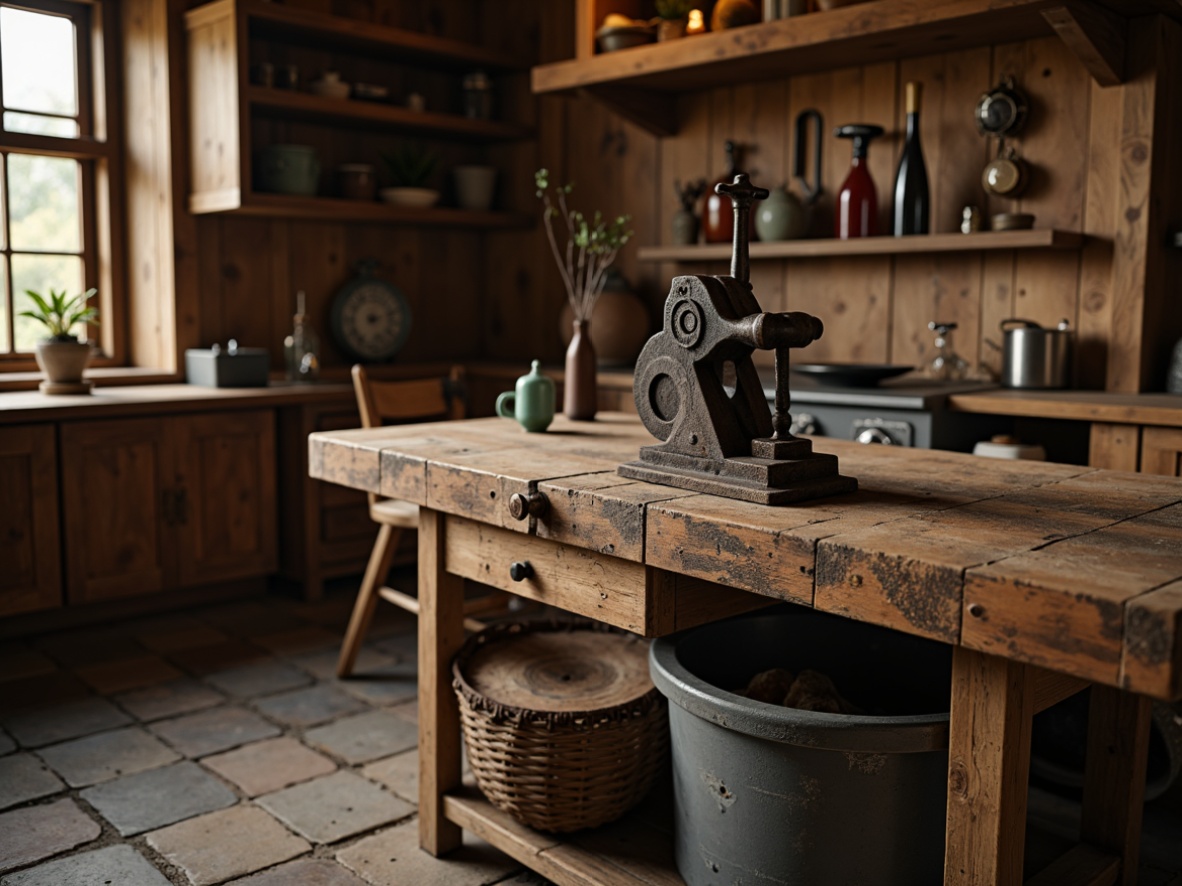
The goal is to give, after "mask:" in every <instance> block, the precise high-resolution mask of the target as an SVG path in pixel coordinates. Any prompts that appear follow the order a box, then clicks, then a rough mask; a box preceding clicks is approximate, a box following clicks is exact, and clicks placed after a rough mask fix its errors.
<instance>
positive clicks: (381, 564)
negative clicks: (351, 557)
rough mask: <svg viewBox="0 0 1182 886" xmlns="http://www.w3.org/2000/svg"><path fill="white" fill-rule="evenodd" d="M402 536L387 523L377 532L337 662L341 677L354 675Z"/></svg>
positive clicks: (399, 531)
mask: <svg viewBox="0 0 1182 886" xmlns="http://www.w3.org/2000/svg"><path fill="white" fill-rule="evenodd" d="M401 535H402V530H401V529H395V528H394V527H393V526H390V525H389V524H386V523H383V524H382V526H381V528H380V529H379V530H378V539H377V541H376V542H374V546H373V553H371V554H370V555H369V563H368V564H367V565H366V567H365V577H364V578H363V579H362V580H361V590H360V591H358V592H357V602H356V603H354V604H353V615H352V616H350V618H349V629H348V630H347V631H346V632H345V642H344V643H343V644H342V645H341V657H340V658H339V659H338V660H337V676H338V677H348V676H349V675H350V674H352V673H353V664H354V662H356V661H357V653H358V652H359V651H360V650H361V643H362V641H363V640H365V634H366V631H368V630H369V623H370V621H371V620H372V619H373V611H374V607H376V606H377V604H378V594H377V590H378V588H379V587H381V586H382V584H383V583H384V582H385V580H386V575H387V574H388V573H389V572H390V564H391V562H393V560H394V552H395V551H396V550H398V539H399V538H400V537H401Z"/></svg>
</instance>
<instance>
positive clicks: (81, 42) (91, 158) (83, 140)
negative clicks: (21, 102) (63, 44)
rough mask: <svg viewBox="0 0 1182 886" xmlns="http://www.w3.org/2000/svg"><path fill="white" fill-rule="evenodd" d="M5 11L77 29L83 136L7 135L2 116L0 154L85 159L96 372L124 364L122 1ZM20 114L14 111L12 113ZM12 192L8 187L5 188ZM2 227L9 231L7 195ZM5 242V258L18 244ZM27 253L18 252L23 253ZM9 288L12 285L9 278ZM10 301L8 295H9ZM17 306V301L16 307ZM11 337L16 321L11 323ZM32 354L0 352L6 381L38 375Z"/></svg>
mask: <svg viewBox="0 0 1182 886" xmlns="http://www.w3.org/2000/svg"><path fill="white" fill-rule="evenodd" d="M0 6H6V7H11V8H15V9H23V10H28V11H30V12H40V13H48V14H52V15H61V16H65V17H67V18H69V19H70V20H71V21H73V22H74V24H75V26H76V28H77V35H78V37H77V44H76V53H77V55H76V59H75V70H76V76H77V95H78V126H79V134H78V137H77V138H66V137H59V136H49V135H34V134H31V133H21V132H8V131H7V130H4V129H3V123H2V118H0V152H2V153H3V154H5V155H8V154H37V155H42V156H50V157H68V158H71V159H75V160H79V161H81V162H80V164H79V168H80V170H81V174H80V181H79V193H78V198H79V211H80V212H81V215H82V218H81V223H82V264H83V285H84V287H86V288H89V287H95V288H96V289H97V290H98V308H99V320H100V322H99V325H98V326H97V328H93V327H92V329H91V334H92V336H93V335H94V334H95V333H96V332H97V340H98V343H99V345H100V348H101V353H100V354H98V355H96V356H95V357H94V358H93V359H92V360H91V365H92V366H123V365H126V364H127V360H128V346H127V334H126V329H127V323H128V320H127V316H126V309H127V300H126V298H125V296H124V276H123V275H124V258H123V250H124V234H123V229H124V225H125V220H124V210H123V202H124V201H123V193H122V191H123V166H122V145H121V143H120V136H121V132H122V127H121V126H120V125H119V121H120V119H121V118H120V105H119V90H118V88H117V87H118V84H119V82H120V81H119V69H118V59H119V52H118V46H117V40H118V35H119V22H118V18H117V9H116V6H117V0H0ZM14 110H16V109H14ZM0 187H3V188H4V190H5V191H6V190H7V183H6V181H5V182H0ZM5 198H6V200H5V210H6V211H5V216H4V223H5V226H6V227H7V224H8V221H7V193H5ZM5 234H6V236H5V238H4V252H5V253H6V254H11V252H12V243H11V240H10V239H9V237H8V236H7V231H6V232H5ZM21 251H22V250H17V252H18V253H19V252H21ZM4 285H5V287H7V289H11V286H12V283H11V280H8V279H6V280H5V284H4ZM4 297H5V298H7V297H8V292H7V291H6V292H5V293H4ZM10 304H11V302H10ZM8 322H9V334H10V335H11V332H12V322H13V321H12V318H10V319H9V321H8ZM36 369H37V365H36V361H35V360H34V358H33V355H32V354H29V353H0V379H2V378H3V375H4V374H5V373H13V372H28V371H31V370H36Z"/></svg>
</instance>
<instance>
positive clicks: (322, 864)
mask: <svg viewBox="0 0 1182 886" xmlns="http://www.w3.org/2000/svg"><path fill="white" fill-rule="evenodd" d="M226 886H365V881H364V880H359V879H357V877H355V876H354V875H353V874H351V873H349V872H348V871H347V870H345V869H344V868H343V867H341V866H340V865H339V864H337V863H336V862H335V861H330V860H329V859H327V858H299V859H296V860H295V861H289V862H288V863H287V864H281V865H279V867H277V868H272V869H271V870H269V871H263V872H262V873H261V874H251V875H250V876H249V877H244V878H243V879H241V880H232V881H230V882H229V883H227V884H226ZM408 886H409V884H408ZM422 886H427V884H422Z"/></svg>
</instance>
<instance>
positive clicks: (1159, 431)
mask: <svg viewBox="0 0 1182 886" xmlns="http://www.w3.org/2000/svg"><path fill="white" fill-rule="evenodd" d="M1141 472H1142V473H1144V474H1164V475H1165V476H1167V477H1182V428H1144V429H1143V430H1142V432H1141Z"/></svg>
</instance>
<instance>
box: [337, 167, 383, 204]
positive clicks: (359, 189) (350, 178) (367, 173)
mask: <svg viewBox="0 0 1182 886" xmlns="http://www.w3.org/2000/svg"><path fill="white" fill-rule="evenodd" d="M337 181H338V183H339V184H340V188H341V196H342V197H344V198H346V199H347V200H372V199H374V197H376V196H377V192H378V180H377V176H376V175H375V174H374V168H373V166H371V165H370V164H369V163H343V164H341V165H340V166H338V167H337Z"/></svg>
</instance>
